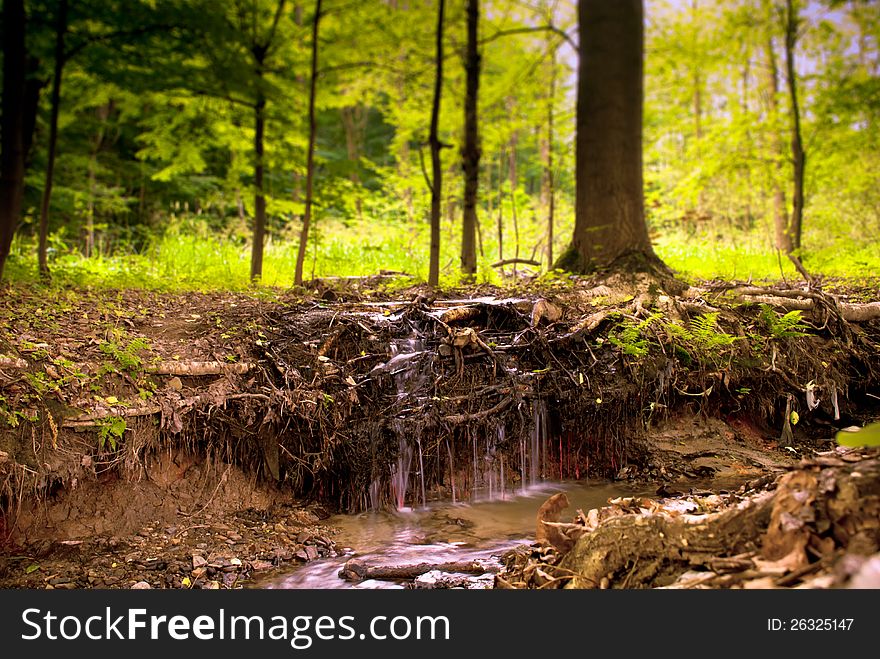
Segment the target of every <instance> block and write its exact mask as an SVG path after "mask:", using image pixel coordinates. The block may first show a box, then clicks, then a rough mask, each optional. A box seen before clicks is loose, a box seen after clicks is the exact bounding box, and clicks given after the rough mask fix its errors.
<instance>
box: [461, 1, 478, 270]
mask: <svg viewBox="0 0 880 659" xmlns="http://www.w3.org/2000/svg"><path fill="white" fill-rule="evenodd" d="M479 20H480V3H479V0H468V3H467V54H466V55H465V70H466V71H467V83H466V86H465V100H464V148H463V149H462V166H463V168H464V217H463V219H462V227H461V229H462V234H461V271H462V273H463V274H464V275H465V276H467V277H473V276H474V275H475V274H476V273H477V249H476V231H477V223H478V222H479V220H478V219H477V194H478V190H479V185H480V143H479V132H478V120H477V99H478V95H479V89H480V53H479V51H478V50H477V31H478V23H479Z"/></svg>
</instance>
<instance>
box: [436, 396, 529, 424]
mask: <svg viewBox="0 0 880 659" xmlns="http://www.w3.org/2000/svg"><path fill="white" fill-rule="evenodd" d="M512 402H513V399H512V398H505V399H504V400H502V401H501V402H500V403H498V404H497V405H495V407H490V408H489V409H488V410H483V411H482V412H474V413H473V414H450V415H449V416H444V417H443V420H444V421H445V422H446V423H453V424H459V423H467V422H469V421H479V420H481V419H485V418H486V417H489V416H492V415H493V414H497V413H498V412H501V411H502V410H504V409H506V408H507V406H508V405H510V404H511V403H512Z"/></svg>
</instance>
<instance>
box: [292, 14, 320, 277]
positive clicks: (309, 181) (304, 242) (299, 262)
mask: <svg viewBox="0 0 880 659" xmlns="http://www.w3.org/2000/svg"><path fill="white" fill-rule="evenodd" d="M320 21H321V0H315V18H314V20H313V21H312V70H311V78H310V79H309V145H308V151H307V153H306V207H305V213H303V226H302V232H301V233H300V237H299V250H298V251H297V254H296V271H295V272H294V280H293V282H294V284H296V285H297V286H300V285H302V282H303V264H304V263H305V260H306V248H307V247H308V244H309V228H310V225H311V223H312V194H313V190H314V183H315V137H316V135H317V132H318V126H317V121H316V118H315V92H316V90H317V80H318V29H319V25H320Z"/></svg>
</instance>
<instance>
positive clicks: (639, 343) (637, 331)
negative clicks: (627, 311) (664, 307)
mask: <svg viewBox="0 0 880 659" xmlns="http://www.w3.org/2000/svg"><path fill="white" fill-rule="evenodd" d="M659 318H662V315H661V314H659V313H655V314H651V315H650V316H648V317H647V318H645V319H644V320H641V321H638V320H636V319H634V318H626V319H624V320H623V322H621V323H620V324H619V325H618V329H617V331H613V332H611V333H609V335H608V340H609V341H610V342H611V344H612V345H613V346H615V347H617V348H619V349H620V351H621V352H622V353H623V354H624V355H630V356H632V357H644V356H645V355H647V354H648V352H650V341H649V340H648V339H646V338H644V336H643V332H644V330H646V329H647V328H648V327H649V326H650V325H651V323H653V322H655V321H656V320H658V319H659Z"/></svg>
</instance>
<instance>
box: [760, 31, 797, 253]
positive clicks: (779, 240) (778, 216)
mask: <svg viewBox="0 0 880 659" xmlns="http://www.w3.org/2000/svg"><path fill="white" fill-rule="evenodd" d="M764 52H765V54H766V57H767V66H766V72H767V83H766V95H767V112H768V114H769V115H770V121H769V124H770V150H771V151H772V159H773V162H774V163H775V164H774V166H773V172H772V173H771V178H772V180H773V187H772V195H773V227H774V232H775V239H776V249H778V250H780V251H781V252H783V253H785V254H790V253H791V252H792V250H793V249H794V245H793V243H792V240H791V234H790V233H789V231H788V217H787V213H786V210H785V191H784V190H783V189H782V184H781V181H782V178H783V176H784V169H785V166H784V164H783V162H782V159H783V153H782V140H781V139H780V136H779V130H778V128H779V127H778V121H777V120H778V117H779V69H778V67H777V65H776V51H775V49H774V48H773V37H772V36H768V37H767V40H766V41H765V43H764Z"/></svg>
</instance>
